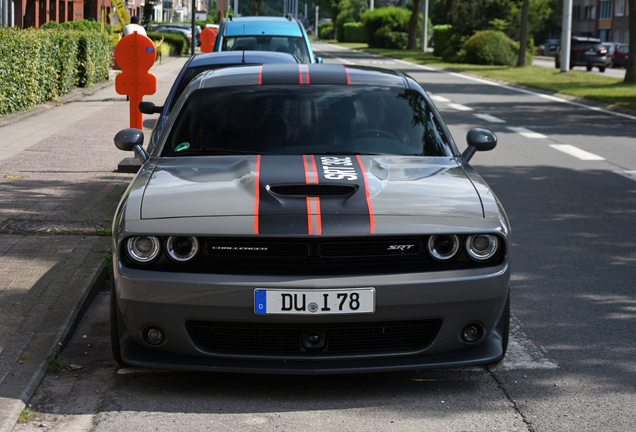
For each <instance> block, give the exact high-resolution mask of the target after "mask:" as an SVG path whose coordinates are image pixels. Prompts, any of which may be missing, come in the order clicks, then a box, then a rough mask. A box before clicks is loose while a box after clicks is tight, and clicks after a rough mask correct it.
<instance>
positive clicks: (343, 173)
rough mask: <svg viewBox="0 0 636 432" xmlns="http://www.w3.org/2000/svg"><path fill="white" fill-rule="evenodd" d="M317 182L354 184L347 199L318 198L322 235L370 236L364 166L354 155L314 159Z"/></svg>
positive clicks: (370, 228)
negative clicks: (353, 191) (355, 188)
mask: <svg viewBox="0 0 636 432" xmlns="http://www.w3.org/2000/svg"><path fill="white" fill-rule="evenodd" d="M315 158H316V165H317V167H318V177H319V182H320V184H322V185H328V184H330V183H331V184H350V185H356V186H357V187H358V190H357V191H356V192H355V193H354V194H352V195H350V196H347V197H324V198H321V199H320V209H321V213H322V232H323V234H349V235H351V234H370V233H372V232H373V229H372V223H371V219H372V215H371V214H370V212H371V208H370V205H369V202H368V200H367V187H366V182H365V173H364V171H363V170H364V167H363V166H361V165H360V162H359V160H358V158H356V157H355V156H335V155H334V156H315Z"/></svg>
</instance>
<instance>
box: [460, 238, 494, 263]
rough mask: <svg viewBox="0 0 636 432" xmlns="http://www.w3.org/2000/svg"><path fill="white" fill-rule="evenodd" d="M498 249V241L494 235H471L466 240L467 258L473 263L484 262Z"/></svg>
mask: <svg viewBox="0 0 636 432" xmlns="http://www.w3.org/2000/svg"><path fill="white" fill-rule="evenodd" d="M498 249H499V241H498V240H497V237H496V236H494V235H487V234H481V235H472V236H468V238H467V239H466V251H467V252H468V256H469V257H471V258H472V259H474V260H475V261H486V260H489V259H490V258H492V257H493V256H494V255H495V254H496V253H497V250H498Z"/></svg>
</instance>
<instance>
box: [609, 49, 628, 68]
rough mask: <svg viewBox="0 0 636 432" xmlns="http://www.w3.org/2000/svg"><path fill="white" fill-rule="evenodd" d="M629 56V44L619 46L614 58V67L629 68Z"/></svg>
mask: <svg viewBox="0 0 636 432" xmlns="http://www.w3.org/2000/svg"><path fill="white" fill-rule="evenodd" d="M628 54H629V44H619V45H617V46H616V49H615V50H614V55H613V56H612V67H613V68H615V67H621V66H624V67H627V55H628Z"/></svg>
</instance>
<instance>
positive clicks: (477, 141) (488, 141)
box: [462, 128, 497, 162]
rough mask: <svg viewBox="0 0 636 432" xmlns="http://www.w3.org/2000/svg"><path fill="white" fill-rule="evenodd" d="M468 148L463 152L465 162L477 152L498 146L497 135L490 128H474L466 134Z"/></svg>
mask: <svg viewBox="0 0 636 432" xmlns="http://www.w3.org/2000/svg"><path fill="white" fill-rule="evenodd" d="M466 143H467V144H468V148H467V149H466V150H464V153H462V159H464V162H468V161H469V160H470V159H471V158H472V157H473V155H474V154H475V152H478V151H489V150H492V149H494V148H495V146H497V136H496V135H495V134H494V133H492V132H491V131H489V130H488V129H481V128H473V129H471V130H469V131H468V133H467V134H466Z"/></svg>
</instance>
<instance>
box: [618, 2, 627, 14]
mask: <svg viewBox="0 0 636 432" xmlns="http://www.w3.org/2000/svg"><path fill="white" fill-rule="evenodd" d="M623 15H625V0H616V16H623Z"/></svg>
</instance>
